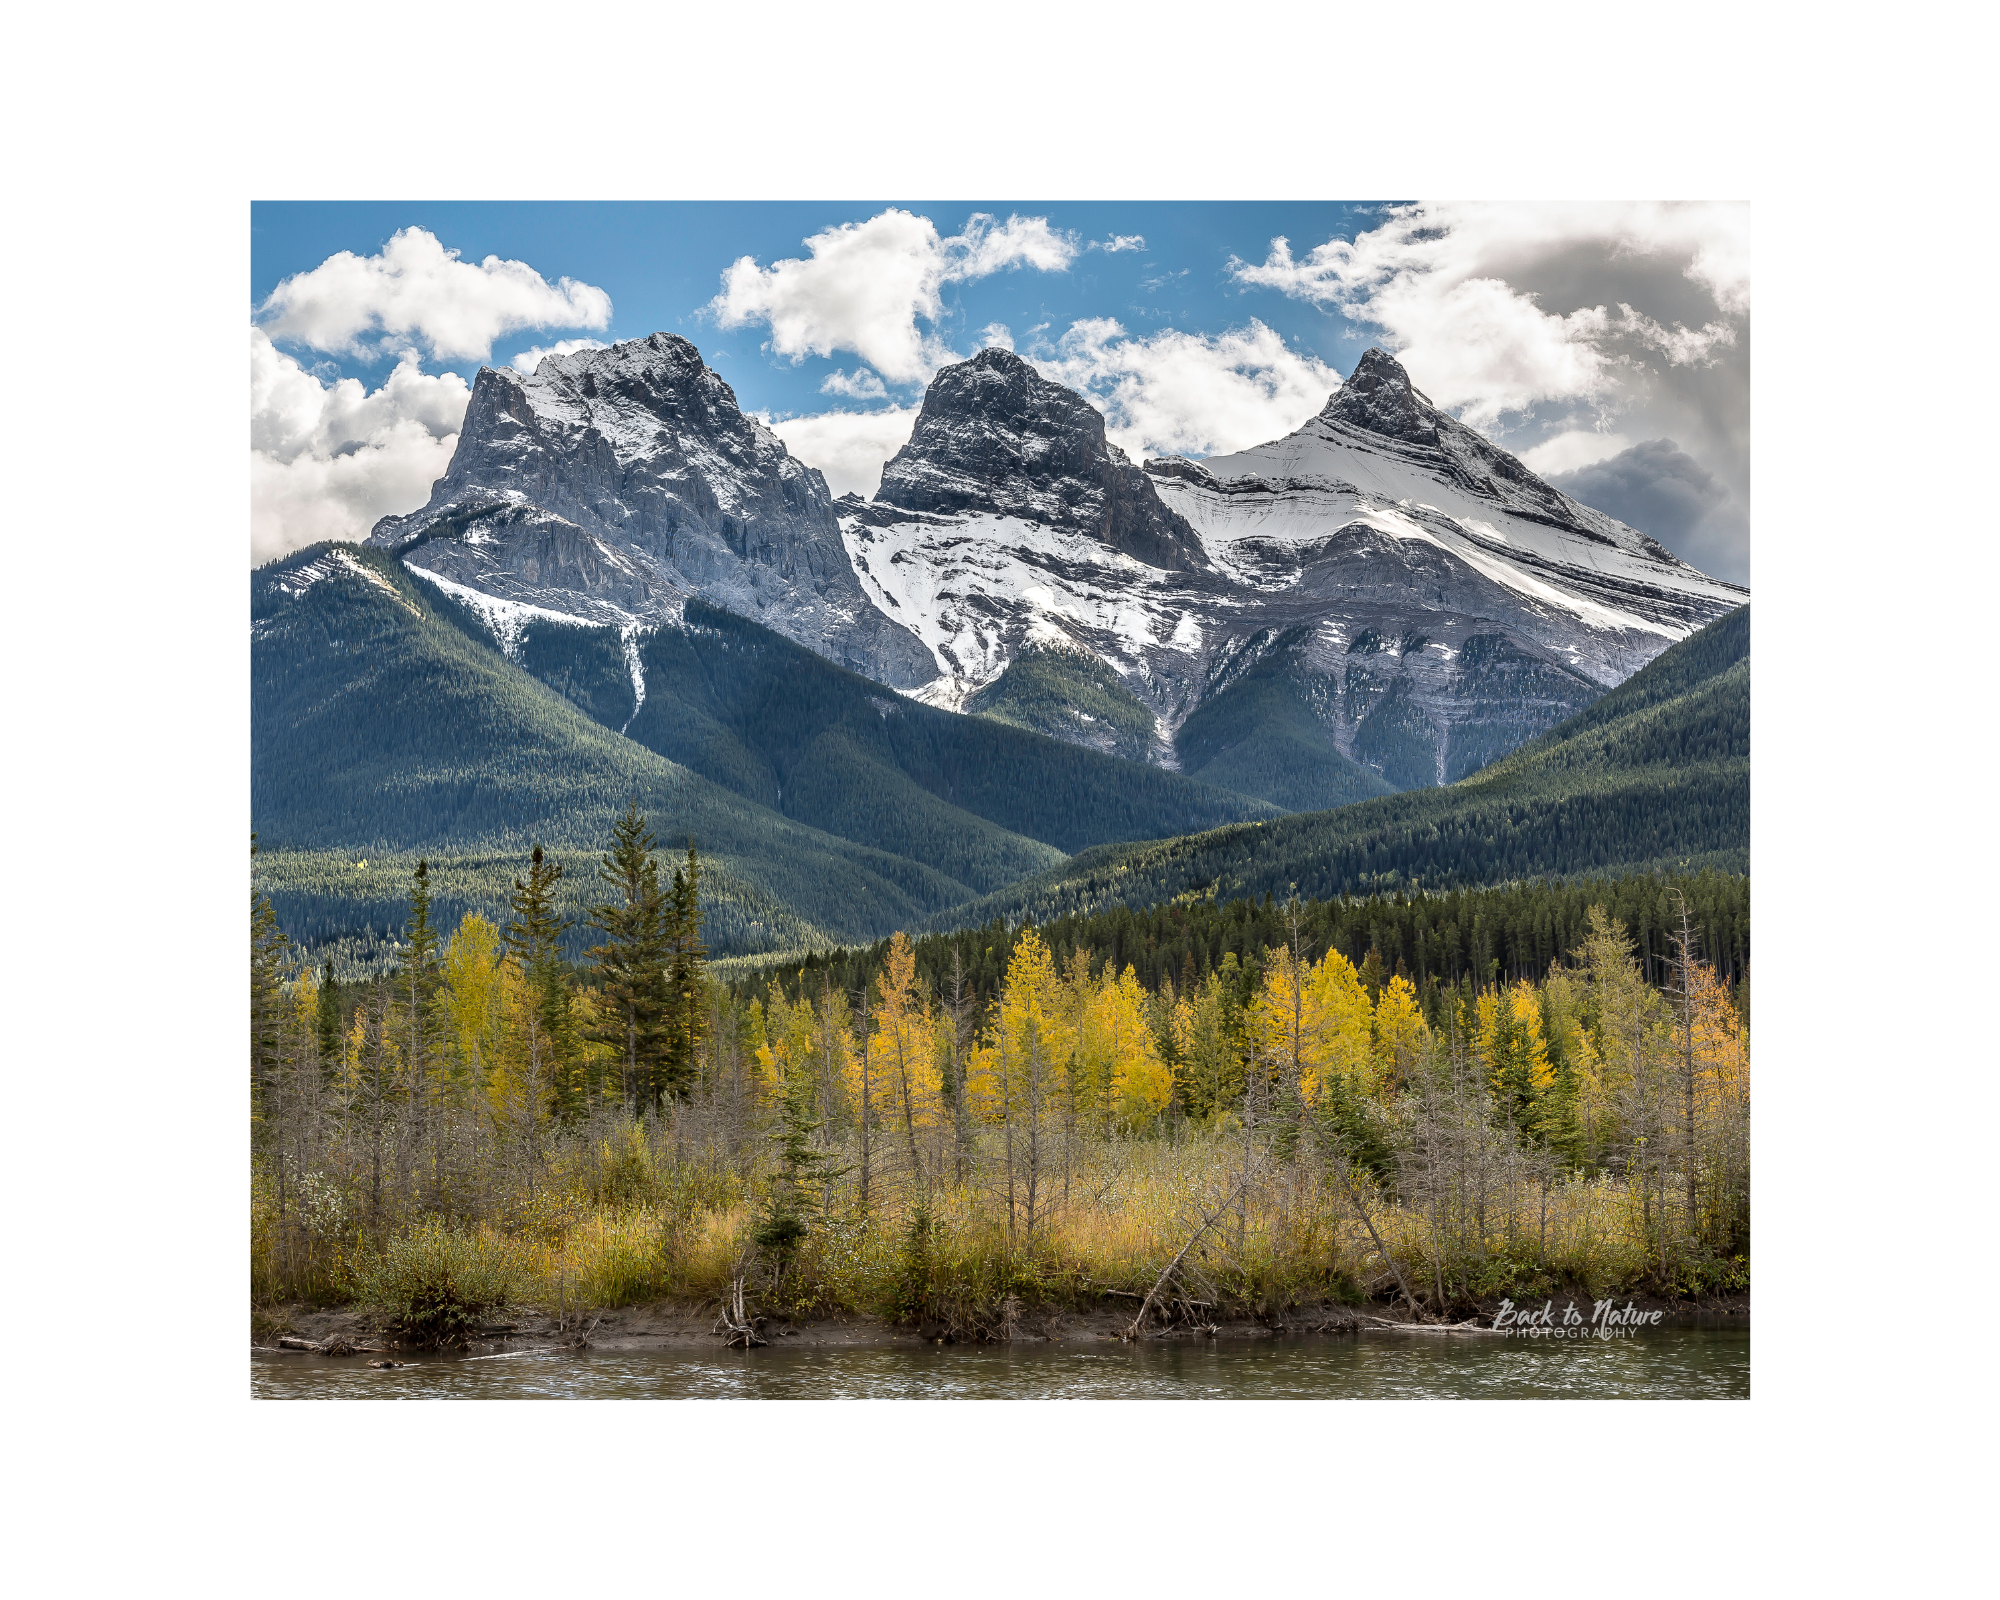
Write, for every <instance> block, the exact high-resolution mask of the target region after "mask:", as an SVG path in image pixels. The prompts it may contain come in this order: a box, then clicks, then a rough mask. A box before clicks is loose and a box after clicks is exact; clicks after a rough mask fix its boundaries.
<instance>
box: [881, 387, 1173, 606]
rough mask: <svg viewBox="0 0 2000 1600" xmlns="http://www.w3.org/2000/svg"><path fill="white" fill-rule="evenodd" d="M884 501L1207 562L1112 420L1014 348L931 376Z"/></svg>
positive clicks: (1161, 562)
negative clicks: (1110, 430)
mask: <svg viewBox="0 0 2000 1600" xmlns="http://www.w3.org/2000/svg"><path fill="white" fill-rule="evenodd" d="M875 499H876V502H877V504H878V505H879V504H884V503H886V504H888V505H893V506H898V507H901V508H902V509H903V510H906V511H922V512H930V513H941V514H962V513H973V514H979V513H991V514H994V515H997V516H1003V517H1018V518H1020V519H1021V520H1023V521H1026V522H1038V523H1041V524H1043V525H1044V526H1046V527H1050V528H1056V529H1060V530H1063V531H1066V532H1073V533H1083V534H1087V535H1089V536H1090V537H1092V538H1094V539H1097V540H1098V541H1100V542H1101V543H1103V544H1106V545H1108V546H1110V547H1111V548H1112V549H1114V550H1119V551H1123V552H1124V553H1125V554H1126V555H1129V556H1131V557H1133V558H1134V559H1136V560H1139V561H1143V562H1145V563H1146V564H1147V565H1148V566H1152V567H1159V568H1163V569H1166V570H1169V571H1180V570H1185V569H1189V568H1194V567H1200V566H1202V565H1204V564H1205V561H1204V558H1203V555H1202V550H1201V541H1200V540H1199V539H1198V538H1196V536H1195V534H1194V530H1193V529H1192V528H1190V527H1189V526H1188V525H1187V523H1186V522H1184V521H1183V520H1182V519H1181V518H1180V517H1179V516H1177V515H1175V514H1174V513H1173V512H1172V511H1170V510H1168V509H1167V507H1166V505H1165V504H1164V503H1163V502H1162V501H1161V499H1160V497H1159V495H1158V493H1157V492H1155V490H1154V488H1153V486H1152V484H1151V482H1149V481H1148V479H1147V477H1146V475H1145V473H1143V472H1141V471H1140V470H1139V469H1138V468H1137V467H1135V466H1134V465H1133V464H1132V462H1131V460H1130V459H1129V458H1128V457H1127V456H1126V454H1125V452H1124V451H1122V450H1120V449H1119V448H1118V447H1117V446H1116V445H1114V444H1112V443H1111V442H1110V441H1109V440H1107V439H1106V438H1105V436H1104V416H1103V414H1102V413H1101V412H1100V411H1098V409H1097V408H1096V407H1095V406H1093V405H1092V404H1091V403H1090V402H1089V401H1088V400H1086V399H1084V397H1083V396H1082V395H1080V394H1078V393H1077V392H1076V391H1075V390H1073V389H1066V388H1064V387H1063V386H1062V385H1061V384H1059V383H1051V382H1049V380H1048V379H1046V378H1044V377H1043V376H1042V375H1041V374H1040V373H1038V372H1037V371H1036V370H1035V369H1034V368H1033V367H1032V366H1030V365H1029V364H1028V363H1027V362H1026V361H1023V360H1022V359H1021V358H1020V357H1019V356H1017V355H1015V354H1014V353H1013V352H1012V351H1011V350H1000V349H992V350H982V351H981V352H980V353H979V354H978V355H976V356H974V357H973V358H972V359H971V360H970V361H962V362H959V363H958V364H957V365H955V366H949V367H945V368H944V369H942V370H941V371H940V372H939V373H938V375H937V376H936V377H935V378H933V379H932V380H931V385H930V388H929V389H928V390H926V391H925V394H924V403H923V409H922V410H921V411H920V412H919V413H918V414H917V423H916V427H915V428H914V429H913V430H912V431H911V434H910V440H909V443H908V444H906V445H904V446H903V448H902V449H901V450H899V451H898V452H897V453H896V455H895V457H894V458H893V459H892V460H890V461H889V462H888V464H887V465H886V466H884V467H883V469H882V486H881V488H880V489H878V490H877V491H876V494H875Z"/></svg>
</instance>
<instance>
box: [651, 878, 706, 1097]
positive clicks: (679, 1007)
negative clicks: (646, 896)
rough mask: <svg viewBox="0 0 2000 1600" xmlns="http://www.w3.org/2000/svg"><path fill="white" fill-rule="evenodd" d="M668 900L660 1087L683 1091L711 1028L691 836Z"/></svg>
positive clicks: (699, 883)
mask: <svg viewBox="0 0 2000 1600" xmlns="http://www.w3.org/2000/svg"><path fill="white" fill-rule="evenodd" d="M668 906H669V911H668V922H667V943H668V948H669V956H668V962H667V987H668V1016H667V1026H668V1041H667V1048H666V1051H665V1062H664V1075H665V1083H664V1084H663V1085H662V1087H663V1088H664V1090H665V1091H666V1092H668V1093H671V1094H681V1093H684V1092H685V1090H686V1088H687V1086H688V1085H689V1084H690V1083H692V1082H693V1081H694V1074H695V1061H696V1056H697V1054H698V1052H699V1051H700V1049H701V1041H702V1037H703V1035H704V1034H705V1033H706V1032H707V1028H708V1007H707V1006H706V1004H705V1003H704V990H705V989H706V986H707V971H708V946H707V945H706V944H704V943H703V942H702V930H701V920H702V919H701V861H700V859H699V857H697V856H696V855H695V849H694V841H693V840H692V839H690V840H689V841H688V853H687V862H686V864H685V865H684V866H680V867H676V868H675V869H674V885H673V890H672V893H671V895H670V896H669V899H668Z"/></svg>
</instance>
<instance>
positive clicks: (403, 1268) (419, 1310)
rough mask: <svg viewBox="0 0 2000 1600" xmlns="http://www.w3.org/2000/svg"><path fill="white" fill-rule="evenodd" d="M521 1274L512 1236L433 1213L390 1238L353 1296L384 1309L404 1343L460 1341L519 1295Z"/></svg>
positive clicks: (358, 1278)
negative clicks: (498, 1235) (495, 1234)
mask: <svg viewBox="0 0 2000 1600" xmlns="http://www.w3.org/2000/svg"><path fill="white" fill-rule="evenodd" d="M521 1278H522V1266H521V1262H520V1260H519V1257H518V1255H517V1253H516V1250H515V1247H514V1246H512V1245H511V1244H509V1243H508V1242H507V1241H505V1240H502V1239H498V1238H495V1237H493V1236H490V1235H481V1234H475V1233H471V1232H468V1231H466V1230H464V1229H460V1228H453V1227H451V1226H450V1225H448V1224H447V1223H445V1222H443V1221H440V1220H439V1219H437V1218H431V1219H429V1220H427V1221H425V1222H423V1223H420V1224H419V1225H418V1226H417V1227H416V1228H414V1229H413V1230H411V1231H410V1232H409V1233H406V1234H403V1235H401V1236H399V1237H397V1238H395V1239H392V1240H390V1241H389V1244H388V1245H387V1246H386V1247H385V1248H384V1249H383V1251H382V1252H381V1254H379V1255H378V1256H376V1257H375V1258H374V1259H373V1260H372V1261H370V1262H369V1263H368V1264H367V1265H366V1266H365V1267H364V1268H363V1269H362V1270H361V1271H360V1273H358V1274H357V1276H356V1282H355V1298H356V1299H358V1300H361V1301H363V1302H364V1303H366V1304H368V1305H373V1306H378V1307H380V1308H381V1309H382V1310H384V1311H386V1312H387V1313H388V1314H389V1318H390V1322H389V1326H390V1328H391V1330H392V1331H393V1332H395V1333H396V1334H397V1335H398V1336H399V1337H401V1338H402V1339H403V1340H405V1341H406V1342H407V1343H410V1344H414V1345H420V1346H423V1347H426V1348H430V1347H436V1346H460V1345H464V1344H465V1343H467V1342H468V1340H469V1339H470V1337H471V1336H472V1334H473V1333H474V1332H475V1331H476V1330H477V1329H478V1328H479V1326H480V1324H481V1323H482V1322H483V1321H484V1320H485V1319H486V1317H487V1315H488V1314H490V1313H492V1312H494V1311H497V1310H499V1309H500V1308H501V1307H502V1306H504V1305H506V1304H507V1303H508V1301H510V1300H511V1299H513V1298H514V1296H515V1294H516V1292H517V1285H518V1284H519V1283H520V1282H521Z"/></svg>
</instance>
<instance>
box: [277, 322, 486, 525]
mask: <svg viewBox="0 0 2000 1600" xmlns="http://www.w3.org/2000/svg"><path fill="white" fill-rule="evenodd" d="M471 397H472V396H471V391H470V390H469V389H468V388H467V387H466V384H465V380H464V379H463V378H461V377H459V376H458V374H457V373H455V372H447V373H443V374H440V375H438V376H435V377H434V376H432V375H430V374H428V373H425V372H423V371H422V370H421V369H420V368H419V367H418V366H417V364H416V362H415V361H414V360H411V361H405V362H402V363H400V364H399V365H398V366H397V367H396V369H395V371H394V372H392V373H390V375H389V377H388V379H387V380H386V381H385V382H384V383H383V384H382V386H381V387H380V388H379V389H376V390H375V391H374V392H372V393H370V392H369V391H368V390H367V389H366V388H364V387H363V385H362V384H361V383H360V382H358V381H357V380H355V379H353V378H342V379H340V380H339V381H337V382H335V383H332V384H326V383H322V382H321V381H320V380H319V379H318V378H317V377H315V376H314V375H313V374H312V373H310V372H307V371H306V370H305V369H304V368H303V367H301V366H300V365H299V364H298V362H296V361H294V360H293V359H292V358H291V357H290V356H288V355H286V354H285V353H284V352H283V351H281V350H278V349H275V348H274V347H273V346H272V344H271V341H270V339H269V338H268V337H266V336H265V334H264V332H263V330H262V329H260V328H252V329H251V330H250V558H251V562H252V564H253V565H254V564H261V563H263V562H266V561H270V560H274V559H275V558H277V557H278V556H282V555H286V554H289V553H290V552H291V551H293V550H297V549H299V548H300V547H302V546H304V545H309V544H313V543H315V542H317V541H318V540H321V539H349V540H353V539H361V538H364V537H365V536H366V535H367V533H368V531H369V529H370V528H372V527H373V526H374V525H375V522H376V520H377V519H378V518H380V517H384V516H387V515H389V514H391V513H393V512H404V511H414V510H415V509H416V508H417V507H418V506H420V505H422V504H423V503H424V501H425V500H427V499H428V498H429V497H430V490H431V485H432V484H433V483H434V482H435V481H436V480H437V479H439V478H441V477H443V476H444V471H445V468H446V467H447V466H449V465H450V463H451V453H452V451H453V450H454V449H456V448H457V446H458V430H459V424H460V423H461V421H462V420H463V419H464V416H465V407H466V403H467V402H468V401H469V400H470V399H471Z"/></svg>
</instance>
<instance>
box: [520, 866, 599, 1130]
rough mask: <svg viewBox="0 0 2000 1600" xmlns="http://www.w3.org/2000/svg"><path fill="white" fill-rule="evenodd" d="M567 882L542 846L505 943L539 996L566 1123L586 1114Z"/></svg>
mask: <svg viewBox="0 0 2000 1600" xmlns="http://www.w3.org/2000/svg"><path fill="white" fill-rule="evenodd" d="M561 878H562V866H561V864H560V863H558V862H554V861H549V860H546V859H545V858H544V857H543V855H542V847H541V846H540V845H536V846H535V848H534V853H533V854H532V855H531V856H530V857H529V860H528V880H527V882H525V883H523V882H522V881H521V880H520V879H519V878H516V879H515V880H514V892H513V893H512V894H511V895H509V896H508V904H509V905H510V906H511V907H512V909H513V912H514V915H513V918H512V920H511V921H509V922H508V924H507V926H506V928H505V929H503V930H502V937H503V938H505V940H506V942H507V948H508V949H509V950H510V951H511V952H512V953H513V954H514V955H515V956H516V957H517V958H518V959H519V960H520V963H521V969H522V971H523V973H524V974H525V975H526V977H527V980H528V987H529V989H530V991H531V992H532V993H533V994H534V996H535V1013H536V1020H537V1022H538V1024H539V1025H540V1030H541V1035H542V1037H543V1039H545V1040H546V1041H547V1042H548V1048H549V1053H550V1058H551V1074H550V1075H551V1078H552V1079H553V1081H554V1085H555V1087H554V1092H553V1095H552V1108H553V1110H554V1111H555V1113H556V1115H558V1116H565V1117H566V1116H573V1115H575V1114H576V1113H578V1112H580V1111H581V1110H582V1109H583V1093H582V1085H581V1084H580V1083H578V1082H577V1081H576V1075H575V1068H576V1067H577V1065H578V1059H579V1056H580V1051H579V1050H578V1045H577V1038H576V1026H575V1022H574V1020H573V1017H572V1015H571V1011H570V992H569V981H568V976H567V974H566V973H565V972H564V971H563V959H562V941H563V935H564V934H565V933H566V932H568V930H569V925H570V919H569V918H567V917H563V916H560V915H558V914H557V911H556V907H555V887H556V884H557V883H558V882H559V881H560V880H561Z"/></svg>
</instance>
